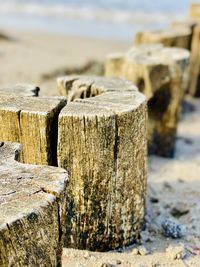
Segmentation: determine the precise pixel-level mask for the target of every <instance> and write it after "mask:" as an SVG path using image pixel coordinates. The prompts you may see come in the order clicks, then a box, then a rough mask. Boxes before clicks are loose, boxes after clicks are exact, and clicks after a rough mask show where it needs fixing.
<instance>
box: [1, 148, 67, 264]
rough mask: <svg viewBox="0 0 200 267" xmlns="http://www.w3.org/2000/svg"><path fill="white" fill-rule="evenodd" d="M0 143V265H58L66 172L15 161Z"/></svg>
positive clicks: (14, 154) (13, 154) (15, 150)
mask: <svg viewBox="0 0 200 267" xmlns="http://www.w3.org/2000/svg"><path fill="white" fill-rule="evenodd" d="M19 151H20V145H19V144H16V143H15V144H11V143H0V266H1V267H10V266H16V267H20V266H41V267H42V266H45V267H46V266H61V255H62V247H63V236H64V231H65V228H64V218H65V210H66V196H65V194H66V186H67V181H68V180H67V173H66V171H65V170H63V169H60V168H55V167H45V166H34V165H25V164H22V163H19V162H17V161H15V159H17V157H18V154H19Z"/></svg>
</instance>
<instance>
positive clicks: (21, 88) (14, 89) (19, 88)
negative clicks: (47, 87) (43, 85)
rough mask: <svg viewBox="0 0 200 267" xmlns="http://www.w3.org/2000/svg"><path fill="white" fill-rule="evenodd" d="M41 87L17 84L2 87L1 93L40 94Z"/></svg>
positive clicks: (0, 88) (17, 94)
mask: <svg viewBox="0 0 200 267" xmlns="http://www.w3.org/2000/svg"><path fill="white" fill-rule="evenodd" d="M39 91H40V88H39V87H38V86H35V85H31V84H16V85H9V86H2V87H0V95H9V96H10V95H16V96H38V95H39Z"/></svg>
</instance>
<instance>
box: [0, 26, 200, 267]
mask: <svg viewBox="0 0 200 267" xmlns="http://www.w3.org/2000/svg"><path fill="white" fill-rule="evenodd" d="M5 33H6V34H7V35H8V36H10V37H11V40H6V39H4V38H0V59H1V68H0V85H5V84H6V85H7V84H13V83H24V82H25V83H33V84H36V85H39V86H40V87H41V94H42V95H56V94H57V90H56V77H54V76H55V73H57V72H60V71H61V72H62V70H66V69H67V68H73V67H77V66H79V67H80V66H83V65H84V64H85V63H86V62H88V61H89V60H97V61H100V62H103V61H104V59H105V56H106V55H107V54H108V53H110V52H113V51H125V50H127V48H128V47H129V46H130V44H129V43H126V42H116V41H113V42H112V41H106V40H95V39H89V38H83V37H73V36H62V35H58V34H57V35H56V34H54V35H53V34H44V33H42V32H41V33H34V32H22V31H21V32H20V31H14V30H8V29H7V30H6V31H5ZM44 76H49V77H50V78H48V79H46V78H44ZM188 101H189V103H190V106H189V109H188V112H187V113H186V114H184V115H183V116H182V118H181V121H180V123H179V129H178V136H177V153H176V156H175V158H174V159H163V158H159V157H154V156H153V157H150V158H149V175H148V185H149V187H148V188H149V189H148V199H147V207H148V208H147V215H146V229H145V231H143V232H142V240H141V244H137V245H133V246H130V247H128V248H121V249H120V250H118V251H113V252H107V253H97V252H96V253H95V252H87V251H78V250H73V249H64V252H63V267H83V266H86V267H92V266H93V267H106V266H112V267H113V266H123V267H153V266H154V267H155V266H180V267H182V266H193V267H198V266H200V223H199V222H200V202H199V199H200V100H191V99H188ZM167 218H170V219H173V220H176V222H177V223H179V224H180V225H181V226H182V225H184V226H185V227H186V232H185V236H184V237H182V238H180V239H172V238H167V237H165V236H164V235H163V230H162V223H163V222H164V221H166V219H167ZM138 246H143V247H140V248H139V249H138ZM171 246H172V247H171ZM138 253H140V254H142V255H136V254H138ZM144 254H147V255H144ZM176 258H178V259H176Z"/></svg>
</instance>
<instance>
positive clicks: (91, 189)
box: [58, 76, 147, 251]
mask: <svg viewBox="0 0 200 267" xmlns="http://www.w3.org/2000/svg"><path fill="white" fill-rule="evenodd" d="M58 82H59V84H58V85H59V87H61V86H63V88H62V91H63V92H66V94H67V95H70V99H73V100H74V99H76V101H75V102H69V103H68V105H67V106H66V107H65V108H64V109H62V111H61V113H60V115H59V135H58V165H59V166H60V167H61V166H62V167H64V168H65V169H66V170H68V171H69V173H70V183H69V187H68V196H69V202H68V206H67V216H66V228H67V229H66V240H65V245H66V246H68V247H74V248H79V249H89V250H99V251H103V250H108V249H114V248H117V247H122V246H124V245H128V244H130V243H132V242H134V241H136V240H138V237H139V235H140V231H141V228H142V225H143V222H144V213H145V198H146V171H147V170H146V154H147V153H146V120H147V118H146V101H145V97H144V96H143V95H142V94H141V93H139V92H138V91H137V88H136V87H135V86H133V85H132V84H131V83H130V82H127V81H123V80H120V79H108V78H107V79H106V78H98V77H78V76H77V77H63V78H60V79H59V80H58ZM69 89H70V90H69ZM96 94H97V95H96ZM95 95H96V96H95ZM91 96H93V97H91ZM85 97H86V98H85ZM87 97H89V98H87ZM80 98H84V99H80Z"/></svg>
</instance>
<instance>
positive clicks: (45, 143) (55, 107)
mask: <svg viewBox="0 0 200 267" xmlns="http://www.w3.org/2000/svg"><path fill="white" fill-rule="evenodd" d="M65 104H66V100H65V99H58V98H55V99H54V98H45V99H44V98H42V97H41V98H40V97H36V98H35V97H34V98H33V97H22V96H16V95H12V94H11V95H9V96H8V95H1V94H0V125H1V127H0V140H4V141H11V142H19V143H21V144H22V145H23V151H22V157H21V161H22V162H25V163H32V164H43V165H54V166H56V165H57V152H56V150H57V131H58V129H57V127H58V125H57V124H58V114H59V112H60V110H61V109H62V108H63V106H65Z"/></svg>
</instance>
